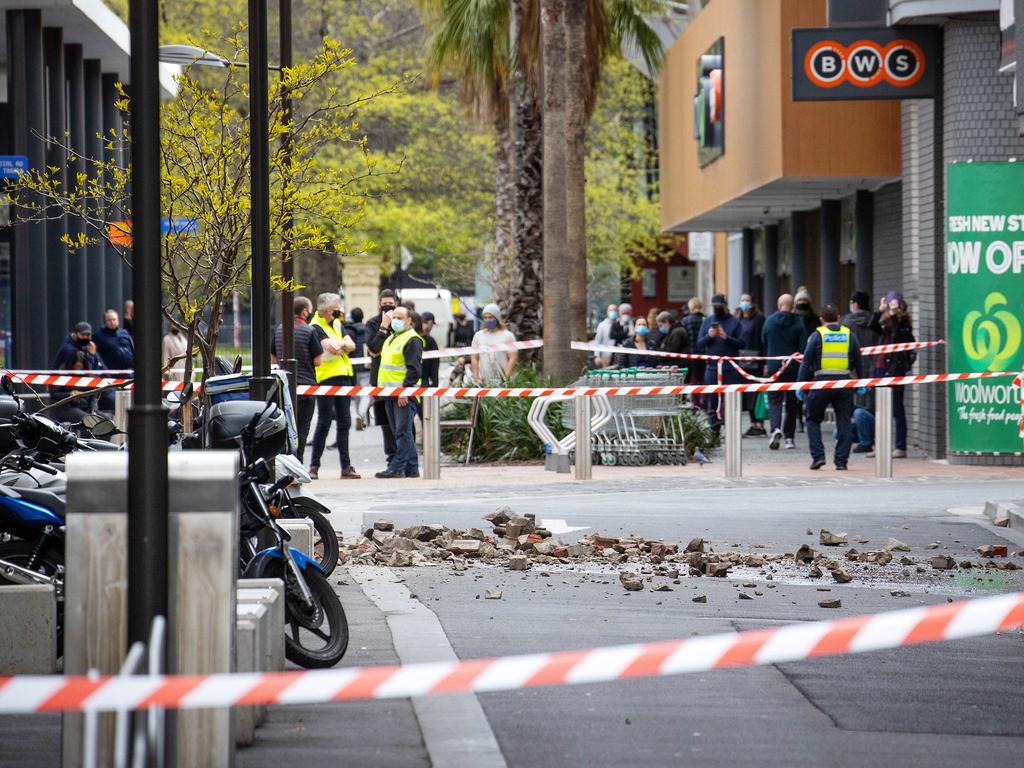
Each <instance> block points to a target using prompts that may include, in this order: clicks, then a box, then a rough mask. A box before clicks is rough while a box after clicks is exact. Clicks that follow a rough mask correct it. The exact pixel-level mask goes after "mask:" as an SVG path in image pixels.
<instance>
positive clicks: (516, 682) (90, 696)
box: [0, 592, 1024, 714]
mask: <svg viewBox="0 0 1024 768" xmlns="http://www.w3.org/2000/svg"><path fill="white" fill-rule="evenodd" d="M1022 626H1024V593H1020V592H1018V593H1012V594H1006V595H997V596H994V597H985V598H979V599H976V600H965V601H962V602H958V603H943V604H941V605H936V606H929V607H922V608H909V609H905V610H899V611H890V612H886V613H878V614H870V615H866V616H858V617H854V618H848V619H839V620H836V621H815V622H807V623H801V624H789V625H785V626H781V627H776V628H773V629H760V630H752V631H746V632H729V633H724V634H719V635H709V636H706V637H691V638H687V639H684V640H668V641H664V642H657V643H637V644H632V645H618V646H608V647H603V648H591V649H586V650H577V651H565V652H561V653H536V654H528V655H520V656H505V657H500V658H489V659H473V660H468V661H449V662H436V663H420V664H407V665H403V666H387V667H351V668H347V669H330V670H315V671H309V672H306V671H295V672H275V673H267V674H260V673H248V674H217V675H162V676H106V677H95V678H90V677H72V676H68V677H61V676H18V677H7V678H3V677H0V714H28V713H35V712H86V711H96V712H99V711H110V710H117V709H144V708H147V707H159V708H163V709H201V708H208V707H234V706H243V705H250V704H319V703H327V702H334V701H357V700H366V699H400V698H408V697H411V696H432V695H436V694H444V693H483V692H491V691H511V690H520V689H523V688H536V687H540V686H555V685H576V684H579V683H600V682H610V681H616V680H628V679H632V678H639V677H661V676H667V675H680V674H685V673H689V672H706V671H710V670H716V669H731V668H735V667H746V666H756V665H764V664H780V663H783V662H794V661H800V660H803V659H810V658H815V657H818V656H839V655H844V654H853V653H862V652H865V651H878V650H885V649H891V648H903V647H907V646H913V645H919V644H922V643H932V642H939V641H949V640H960V639H964V638H970V637H981V636H985V635H993V634H996V633H998V632H1005V631H1009V630H1013V629H1018V628H1020V627H1022Z"/></svg>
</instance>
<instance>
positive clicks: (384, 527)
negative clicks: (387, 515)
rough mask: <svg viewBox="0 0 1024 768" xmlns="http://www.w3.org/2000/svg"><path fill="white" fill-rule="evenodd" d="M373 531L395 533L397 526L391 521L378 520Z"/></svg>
mask: <svg viewBox="0 0 1024 768" xmlns="http://www.w3.org/2000/svg"><path fill="white" fill-rule="evenodd" d="M373 530H375V531H393V530H395V524H394V523H392V522H391V521H390V520H378V521H377V522H375V523H374V524H373Z"/></svg>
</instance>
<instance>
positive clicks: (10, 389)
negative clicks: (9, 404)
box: [2, 376, 18, 398]
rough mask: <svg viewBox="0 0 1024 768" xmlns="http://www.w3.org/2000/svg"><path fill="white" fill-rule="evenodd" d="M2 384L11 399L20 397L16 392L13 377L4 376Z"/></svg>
mask: <svg viewBox="0 0 1024 768" xmlns="http://www.w3.org/2000/svg"><path fill="white" fill-rule="evenodd" d="M2 384H3V388H4V392H6V393H7V394H8V395H10V396H11V397H14V398H17V397H18V395H17V393H16V392H15V391H14V378H13V377H11V376H4V377H3V382H2Z"/></svg>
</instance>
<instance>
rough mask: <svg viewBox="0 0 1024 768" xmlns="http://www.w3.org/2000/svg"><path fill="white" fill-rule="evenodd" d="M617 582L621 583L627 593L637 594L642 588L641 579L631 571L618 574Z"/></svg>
mask: <svg viewBox="0 0 1024 768" xmlns="http://www.w3.org/2000/svg"><path fill="white" fill-rule="evenodd" d="M619 581H620V582H621V583H622V586H623V588H625V589H626V591H628V592H639V591H640V590H642V589H643V588H644V582H643V579H641V578H640V577H639V576H638V575H637V574H635V573H633V572H632V571H622V572H620V573H619Z"/></svg>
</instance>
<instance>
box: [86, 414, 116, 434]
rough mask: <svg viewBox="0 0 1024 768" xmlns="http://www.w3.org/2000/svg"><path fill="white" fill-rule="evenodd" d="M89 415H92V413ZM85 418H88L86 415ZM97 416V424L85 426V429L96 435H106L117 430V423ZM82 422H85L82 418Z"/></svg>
mask: <svg viewBox="0 0 1024 768" xmlns="http://www.w3.org/2000/svg"><path fill="white" fill-rule="evenodd" d="M89 415H90V416H92V415H94V414H89ZM86 418H88V416H87V417H86ZM97 418H98V419H99V423H98V424H96V425H95V426H92V427H87V429H88V430H89V431H90V432H92V434H93V435H95V436H96V437H108V436H110V435H113V434H115V433H116V432H118V431H119V430H118V428H117V425H116V424H115V423H114V422H112V421H111V420H110V419H104V418H103V417H102V416H100V417H97ZM82 423H83V424H85V419H83V420H82Z"/></svg>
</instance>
